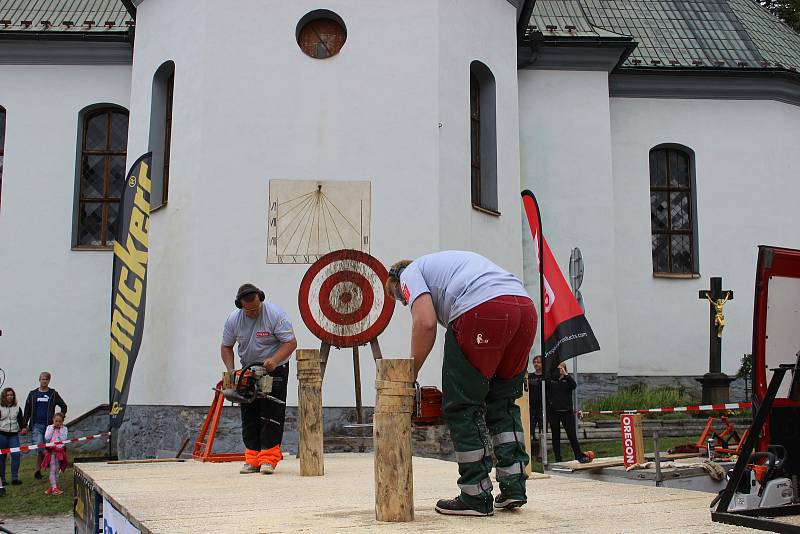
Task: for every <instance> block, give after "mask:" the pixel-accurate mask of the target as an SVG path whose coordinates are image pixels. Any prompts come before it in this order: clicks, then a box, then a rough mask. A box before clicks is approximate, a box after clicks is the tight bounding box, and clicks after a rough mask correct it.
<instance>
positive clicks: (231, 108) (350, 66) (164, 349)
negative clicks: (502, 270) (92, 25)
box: [129, 0, 519, 406]
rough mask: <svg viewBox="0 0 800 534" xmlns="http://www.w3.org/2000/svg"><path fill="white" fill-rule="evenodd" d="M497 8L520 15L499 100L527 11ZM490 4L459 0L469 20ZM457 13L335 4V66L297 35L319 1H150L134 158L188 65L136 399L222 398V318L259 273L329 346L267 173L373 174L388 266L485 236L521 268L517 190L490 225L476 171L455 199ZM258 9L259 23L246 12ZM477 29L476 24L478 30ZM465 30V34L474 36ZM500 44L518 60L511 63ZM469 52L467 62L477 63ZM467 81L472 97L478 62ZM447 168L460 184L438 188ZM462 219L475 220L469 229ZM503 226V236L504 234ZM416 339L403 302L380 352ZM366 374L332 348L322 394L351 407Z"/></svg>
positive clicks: (298, 323)
mask: <svg viewBox="0 0 800 534" xmlns="http://www.w3.org/2000/svg"><path fill="white" fill-rule="evenodd" d="M492 3H494V2H492ZM459 4H461V3H459ZM496 4H498V6H497V13H494V12H493V11H492V10H484V9H483V8H481V16H483V17H484V18H485V19H487V20H488V22H489V23H490V28H491V29H492V31H493V30H494V29H495V28H499V27H500V23H501V22H502V23H503V24H509V25H510V26H509V27H508V28H507V31H508V32H509V35H510V36H509V37H506V38H504V39H503V40H501V41H499V42H500V43H502V45H503V50H502V51H498V52H497V53H496V55H495V53H494V52H493V53H492V54H491V55H490V57H489V61H490V62H492V63H494V64H496V65H498V68H497V71H496V72H495V75H496V76H498V77H499V78H500V79H502V80H503V85H504V87H503V89H502V91H503V94H504V95H506V96H507V97H508V98H511V99H512V100H513V97H514V92H513V90H514V82H513V80H509V77H510V74H509V72H507V71H508V67H509V65H510V64H512V63H513V61H514V57H515V55H514V52H515V51H514V48H513V46H512V45H513V8H512V7H511V6H510V5H509V4H508V3H507V2H501V1H499V0H498V1H497V2H496ZM481 5H482V2H477V1H475V2H470V3H468V5H467V4H465V5H459V6H457V7H458V8H459V10H460V11H459V15H458V16H459V17H466V15H467V13H468V11H469V9H476V8H478V7H479V6H481ZM454 6H455V4H453V5H450V3H434V2H405V3H399V4H398V3H397V2H390V1H374V2H370V3H369V5H368V6H367V5H366V4H365V3H364V2H362V1H360V0H333V1H331V2H329V3H328V4H326V5H325V6H324V7H325V8H326V9H329V10H331V11H333V12H335V13H337V14H338V15H339V16H341V17H342V19H343V20H344V22H345V24H346V26H347V32H348V36H347V42H346V43H345V45H344V47H343V49H342V51H341V52H340V53H339V54H338V55H337V56H335V57H333V58H330V59H326V60H315V59H311V58H309V57H307V56H305V55H304V54H303V52H302V51H301V50H300V49H299V48H298V46H297V43H296V41H295V27H296V24H297V22H298V20H299V19H300V18H301V17H302V16H303V15H305V14H306V13H307V12H309V11H311V10H314V9H317V8H319V7H320V6H319V5H318V4H317V3H314V2H311V1H308V0H298V1H294V2H290V3H287V2H283V1H278V0H273V1H268V2H265V1H255V0H250V1H246V2H242V3H241V4H240V5H238V6H237V9H236V10H234V11H231V12H224V11H223V12H220V11H219V10H208V13H207V14H205V13H203V11H205V10H204V8H202V7H200V5H199V4H198V3H196V2H191V1H188V0H183V1H174V2H169V3H166V2H154V1H152V0H146V1H145V2H143V3H142V4H141V5H140V6H139V12H138V16H137V36H136V37H137V39H136V48H135V52H134V57H135V60H134V71H133V78H134V79H133V89H132V93H131V95H132V96H131V110H132V116H133V117H135V119H134V120H132V125H131V134H130V141H129V147H130V148H129V154H130V158H129V160H130V161H132V160H133V158H135V157H136V155H138V154H140V153H143V152H144V151H146V149H147V133H148V131H149V122H148V118H147V115H148V114H149V109H150V90H151V81H152V75H153V73H154V72H155V70H156V68H157V67H158V66H159V65H160V64H161V63H163V62H164V61H166V60H173V61H174V62H175V90H174V95H175V97H174V98H175V100H174V111H173V134H172V140H173V141H172V152H171V169H170V186H169V191H170V192H169V203H168V205H167V206H166V207H165V208H164V209H162V210H161V211H157V212H156V213H154V214H153V217H152V221H151V229H150V231H151V235H150V246H151V267H150V271H149V274H148V276H149V287H148V301H147V322H146V326H145V340H144V342H143V345H142V351H141V354H140V356H139V361H138V362H137V367H136V371H135V373H134V378H133V388H132V393H131V399H130V400H131V403H134V404H156V403H162V404H189V405H202V404H207V403H208V402H209V401H210V398H211V389H210V388H211V386H212V384H213V383H214V382H215V381H216V380H218V378H219V373H220V371H221V370H222V364H221V361H220V359H219V344H220V336H221V330H222V324H223V322H224V319H225V317H226V315H227V313H228V312H229V311H231V309H232V308H233V305H232V300H233V295H234V293H235V290H236V288H237V287H238V285H239V284H240V283H242V282H245V281H249V282H253V283H256V284H260V285H261V287H263V288H264V290H265V292H266V293H267V298H268V299H270V300H272V301H274V302H275V303H277V304H278V305H280V306H282V307H283V308H285V309H286V311H287V312H288V314H289V315H290V317H291V318H292V320H293V322H294V324H295V327H296V334H297V337H298V344H299V346H300V347H317V346H319V341H318V340H317V339H316V338H315V337H314V336H313V335H311V334H310V333H309V332H308V331H307V329H306V328H305V326H304V325H303V323H302V320H301V318H300V316H299V313H298V311H297V304H296V303H297V289H298V287H299V283H300V279H301V278H302V276H303V274H304V272H305V271H306V269H307V268H308V265H274V264H272V265H268V264H266V263H265V256H266V245H267V237H266V236H267V207H268V206H267V194H268V187H269V180H270V179H282V180H287V179H294V180H316V179H320V180H371V181H372V190H371V195H372V242H371V250H370V253H371V254H372V255H374V256H375V257H377V258H378V259H380V260H381V261H384V262H386V263H389V262H392V261H395V260H396V259H398V258H403V257H411V258H413V257H416V256H418V255H421V254H424V253H427V252H431V251H434V250H439V249H441V248H443V247H447V248H452V247H455V246H459V247H462V248H473V247H475V248H476V250H479V251H482V252H485V253H486V254H487V255H490V256H493V257H494V258H495V259H497V260H498V262H500V263H501V264H502V265H505V266H507V267H508V268H510V269H512V270H515V271H519V259H518V258H519V252H518V247H517V246H515V245H514V243H518V236H519V229H518V219H516V217H518V215H517V214H518V209H519V208H518V204H517V203H518V199H517V198H516V196H515V195H514V192H513V191H511V190H512V189H515V188H516V187H517V186H516V184H514V185H513V186H506V185H503V189H502V190H501V201H502V202H503V205H502V209H503V210H504V211H507V212H508V216H506V214H504V216H503V218H501V219H500V221H499V222H497V223H495V224H494V225H492V226H490V227H489V231H487V230H485V229H483V228H481V227H480V225H479V224H477V223H476V222H475V221H476V220H477V219H476V216H482V214H473V213H472V212H471V208H470V207H469V196H468V195H469V181H468V176H469V174H468V172H467V173H465V174H464V183H463V189H464V192H465V193H464V194H465V195H466V196H465V197H464V199H465V200H464V199H453V200H446V201H444V200H443V198H444V195H445V193H444V189H445V187H447V186H450V181H449V180H451V177H450V174H449V173H451V172H454V171H452V170H450V169H449V166H450V163H449V160H450V159H451V156H449V155H448V156H447V157H445V156H442V157H440V135H441V132H440V129H439V128H438V123H439V122H443V123H445V126H444V127H449V128H453V127H454V124H453V123H454V122H455V121H456V119H453V120H450V117H451V116H455V115H458V113H459V112H458V111H455V110H456V108H455V107H453V108H452V109H451V108H450V107H448V106H449V105H450V104H449V102H447V98H448V97H447V95H446V94H443V93H442V91H441V89H440V86H439V85H440V84H443V83H444V81H443V80H444V78H445V76H443V75H440V74H439V69H440V68H441V67H440V64H439V61H440V60H441V59H440V57H441V56H440V55H438V54H437V51H438V50H439V47H441V46H444V45H443V41H445V40H446V39H445V38H444V37H445V36H444V35H442V34H441V29H440V27H439V24H440V21H441V19H442V17H445V16H450V15H451V14H452V13H451V12H450V10H451V8H454ZM462 12H463V14H462ZM252 20H257V21H258V24H257V25H256V26H251V25H249V24H248V23H247V22H246V21H252ZM170 21H173V22H170ZM176 21H179V23H176ZM481 23H483V21H482V20H480V18H479V17H476V19H475V22H474V23H473V26H474V27H475V28H478V27H480V24H481ZM232 28H234V29H237V28H238V30H237V31H231V29H232ZM485 31H486V32H487V33H488V31H489V30H485ZM468 38H469V35H467V34H465V35H464V36H463V38H462V40H466V39H468ZM487 39H488V36H487ZM484 44H486V43H484ZM490 44H493V43H490ZM448 46H449V45H448ZM501 53H502V54H509V57H508V58H505V59H503V60H502V61H501V60H499V59H498V58H499V55H500V54H501ZM471 55H472V53H471V52H470V53H469V54H468V53H466V52H464V53H460V56H459V57H460V58H461V59H460V60H461V61H462V62H463V63H464V65H465V67H466V68H467V69H468V65H469V60H470V59H472V58H471V57H470V56H471ZM447 57H451V56H450V55H447ZM462 78H463V83H464V87H463V88H461V89H459V91H466V92H464V93H463V94H462V96H463V95H466V94H468V83H469V78H468V71H465V73H464V76H462ZM447 83H450V82H449V80H448V82H447ZM466 104H468V99H467V100H466V101H465V107H464V109H463V113H464V116H463V117H458V118H457V120H458V121H461V122H462V123H463V125H464V126H463V127H464V132H463V133H459V135H460V136H461V135H463V136H465V137H463V138H460V139H459V141H458V142H459V143H463V149H464V150H467V152H465V153H466V154H468V148H467V147H468V108H467V107H466ZM509 105H511V104H509ZM440 106H441V107H442V111H441V112H440ZM509 109H511V108H509ZM511 111H512V112H513V109H511ZM445 114H446V119H445V120H443V119H442V117H443V116H444V115H445ZM515 129H516V126H515V125H514V124H513V120H510V119H504V123H503V130H502V133H501V136H500V139H501V140H502V143H503V146H502V150H503V151H504V152H503V153H504V154H505V155H506V157H507V158H508V159H509V162H508V163H503V166H502V167H501V169H500V170H501V171H502V173H503V175H504V176H508V175H510V174H513V173H514V172H515V168H516V163H515V162H514V158H515V157H514V156H513V139H512V137H513V136H514V134H515ZM454 139H455V138H454ZM448 143H450V141H449V140H448ZM447 150H448V154H449V153H450V151H453V150H455V148H452V147H449V146H448V148H447ZM465 162H466V163H467V165H468V160H465ZM445 167H447V169H445ZM465 168H466V167H465ZM444 170H447V171H448V178H447V181H446V180H445V179H442V182H441V183H440V182H439V178H440V175H444ZM464 202H465V203H464ZM457 203H458V204H457ZM457 206H461V207H457ZM443 207H444V208H457V209H460V210H461V211H460V214H459V224H458V225H456V224H452V225H451V224H450V223H449V219H448V218H445V217H443V216H442V215H441V212H442V211H443ZM462 220H463V221H466V223H465V224H464V225H463V226H460V224H461V223H460V221H462ZM512 221H513V222H512ZM445 224H447V225H448V228H446V229H445V228H444V226H445ZM463 228H471V232H472V237H471V239H470V240H462V239H460V236H461V235H462V231H463ZM501 232H502V234H501ZM501 236H502V237H503V239H506V238H507V241H508V246H507V247H501V246H498V245H497V243H498V242H500V238H501ZM513 236H517V238H514V237H513ZM476 243H477V244H476ZM482 247H483V248H482ZM409 334H410V314H409V313H408V311H407V310H405V309H402V308H401V307H399V306H398V307H397V308H396V309H395V316H394V319H393V321H392V323H391V324H390V325H389V327H388V328H387V330H386V332H385V333H384V334H383V335H382V336H381V338H380V341H381V345H382V348H383V352H384V355H385V356H387V357H398V356H403V357H404V356H407V354H408V346H409ZM431 364H433V365H431ZM431 364H429V365H428V366H426V368H427V369H426V370H425V371H424V372H423V374H422V375H421V378H420V379H421V381H423V382H426V383H438V382H439V380H440V378H439V376H440V373H439V372H438V369H437V368H436V366H435V364H434V362H431ZM361 365H362V378H363V384H364V386H363V393H364V403H365V404H371V403H372V402H373V400H374V396H373V387H372V376H373V374H372V373H373V369H374V364H373V363H372V361H371V357H370V353H369V351H368V350H366V349H365V350H362V358H361ZM352 372H353V371H352V357H351V354H350V351H349V350H343V351H333V353H332V354H331V361H330V363H329V365H328V369H327V372H326V378H325V388H324V402H325V404H326V405H328V406H341V405H345V406H347V405H352V404H353V403H354V397H353V386H352V384H353V376H352ZM294 373H295V371H294V366H292V370H291V376H292V378H291V379H290V388H289V399H288V403H289V404H294V403H296V393H295V391H296V390H295V388H294V386H293V384H294V383H295V382H294V378H293V377H294ZM176 380H179V385H176Z"/></svg>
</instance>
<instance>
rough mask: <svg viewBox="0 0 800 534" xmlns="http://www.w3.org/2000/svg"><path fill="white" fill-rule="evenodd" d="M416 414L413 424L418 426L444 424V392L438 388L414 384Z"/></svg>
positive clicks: (412, 419)
mask: <svg viewBox="0 0 800 534" xmlns="http://www.w3.org/2000/svg"><path fill="white" fill-rule="evenodd" d="M414 389H415V390H416V392H415V394H414V412H413V414H414V415H413V416H412V417H411V422H412V423H413V424H414V425H416V426H436V425H441V424H442V392H441V391H439V388H437V387H436V386H420V385H419V384H418V383H416V382H414Z"/></svg>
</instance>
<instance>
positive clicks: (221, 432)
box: [68, 373, 745, 460]
mask: <svg viewBox="0 0 800 534" xmlns="http://www.w3.org/2000/svg"><path fill="white" fill-rule="evenodd" d="M634 384H645V385H646V386H648V387H659V386H675V385H679V386H683V387H685V388H686V390H687V392H688V393H689V394H690V395H691V396H692V397H693V398H695V399H697V401H698V402H699V399H700V384H699V383H698V382H697V381H696V380H695V379H694V377H687V376H618V375H616V374H613V373H580V374H579V375H578V394H579V403H581V402H584V401H586V400H589V399H595V398H602V397H606V396H608V395H611V394H613V393H615V392H616V391H618V389H619V388H621V387H628V386H632V385H634ZM744 400H745V389H744V381H743V380H736V381H735V382H733V383H732V384H731V402H739V401H744ZM631 408H655V406H642V407H639V406H631ZM364 412H365V413H364V415H365V418H366V420H367V421H372V408H371V407H365V408H364ZM207 413H208V407H207V406H155V405H129V406H128V407H127V409H126V412H125V422H124V423H123V425H122V427H121V428H120V429H119V431H118V432H117V433H116V434H115V435H114V436H112V452H113V453H116V454H117V455H118V456H119V458H120V459H138V458H157V457H167V456H174V454H176V453H177V451H178V450H179V449H180V447H181V445H182V444H183V442H184V440H185V439H187V438H188V439H189V444H188V445H187V447H186V449H185V451H184V452H185V453H191V452H192V448H193V447H194V442H195V440H196V439H197V434H198V432H199V430H200V426H201V425H202V423H203V419H204V418H205V416H206V414H207ZM297 417H298V410H297V407H296V406H289V407H287V408H286V426H285V430H284V438H283V444H282V449H283V451H284V453H286V454H293V455H294V454H297V449H298V424H297V423H298V421H297ZM355 422H356V413H355V408H349V407H327V408H323V426H324V430H323V431H324V436H325V438H324V446H325V451H326V452H365V451H371V450H372V428H371V427H365V428H348V426H347V425H350V424H353V423H355ZM68 424H69V422H68ZM107 427H108V416H107V414H106V413H105V411H98V412H97V413H95V414H93V415H91V416H88V417H84V418H82V419H81V420H80V421H79V422H78V423H77V424H75V425H70V435H74V436H76V437H77V436H84V435H88V434H95V433H98V432H102V431H104V430H106V429H107ZM591 433H592V432H588V434H591ZM584 437H593V436H589V435H585V436H584ZM596 437H600V436H599V435H598V436H596ZM412 439H413V452H414V455H415V456H423V457H429V458H440V459H444V460H453V459H454V452H453V443H452V441H451V440H450V435H449V432H448V431H447V429H446V427H444V426H432V427H415V428H414V431H413V433H412ZM75 450H79V451H81V452H84V453H86V452H89V453H97V454H105V453H107V452H108V444H107V442H106V441H105V440H96V441H89V442H83V443H82V444H80V445H79V446H75ZM243 450H244V446H243V444H242V437H241V419H240V414H239V407H238V406H226V407H224V408H223V411H222V417H221V420H220V424H219V428H218V430H217V435H216V438H215V441H214V452H218V453H228V452H242V451H243Z"/></svg>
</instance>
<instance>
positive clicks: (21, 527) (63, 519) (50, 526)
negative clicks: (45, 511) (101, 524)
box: [0, 514, 74, 534]
mask: <svg viewBox="0 0 800 534" xmlns="http://www.w3.org/2000/svg"><path fill="white" fill-rule="evenodd" d="M2 521H3V522H2V523H0V525H2V527H3V528H5V529H8V530H10V531H11V532H13V533H14V534H33V533H34V532H37V533H40V532H47V533H48V534H50V533H52V534H69V533H71V532H73V531H74V528H73V523H72V515H70V514H68V515H49V516H45V517H19V518H11V519H3V520H2Z"/></svg>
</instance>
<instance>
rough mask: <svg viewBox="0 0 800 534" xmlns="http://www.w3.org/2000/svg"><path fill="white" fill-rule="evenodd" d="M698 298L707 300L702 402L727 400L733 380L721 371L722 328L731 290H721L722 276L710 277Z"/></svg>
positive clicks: (701, 380)
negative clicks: (706, 337) (705, 368)
mask: <svg viewBox="0 0 800 534" xmlns="http://www.w3.org/2000/svg"><path fill="white" fill-rule="evenodd" d="M699 298H700V299H702V300H708V304H709V306H708V308H709V325H710V327H709V341H708V371H709V372H708V373H706V374H705V375H704V376H703V378H700V379H698V380H699V381H700V382H701V383H702V384H703V403H704V404H708V403H712V404H713V403H718V402H728V396H729V385H730V383H731V381H732V380H733V379H732V378H730V377H729V376H728V375H726V374H724V373H723V372H722V329H723V328H725V315H724V313H723V308H724V306H725V303H727V302H728V301H729V300H733V291H730V290H726V291H723V290H722V278H721V277H712V278H711V286H710V289H704V290H701V291H700V295H699Z"/></svg>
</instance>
